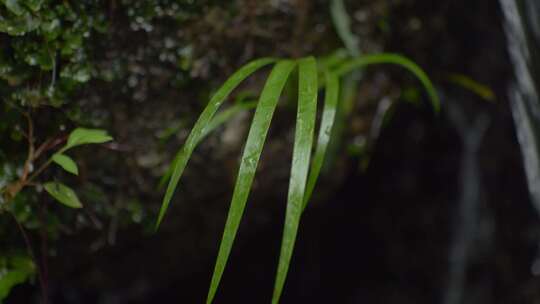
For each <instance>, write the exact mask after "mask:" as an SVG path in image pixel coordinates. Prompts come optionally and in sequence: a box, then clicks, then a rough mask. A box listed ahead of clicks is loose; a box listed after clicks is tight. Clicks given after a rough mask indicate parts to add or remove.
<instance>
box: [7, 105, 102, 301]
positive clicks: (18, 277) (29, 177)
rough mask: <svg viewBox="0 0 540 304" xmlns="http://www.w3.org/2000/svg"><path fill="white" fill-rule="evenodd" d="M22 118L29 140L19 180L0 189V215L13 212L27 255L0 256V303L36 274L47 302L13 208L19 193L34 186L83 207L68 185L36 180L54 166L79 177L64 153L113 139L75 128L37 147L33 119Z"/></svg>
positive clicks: (92, 131) (43, 287)
mask: <svg viewBox="0 0 540 304" xmlns="http://www.w3.org/2000/svg"><path fill="white" fill-rule="evenodd" d="M25 116H26V118H27V121H28V128H27V132H26V133H25V137H26V139H27V140H28V154H27V158H26V161H25V163H24V165H23V167H22V170H21V173H20V174H19V176H18V178H17V179H15V180H13V181H12V182H11V183H9V184H7V185H5V186H3V187H0V213H2V212H3V211H7V212H9V213H12V215H13V218H14V219H15V221H16V222H17V226H18V228H19V230H20V232H21V234H22V235H23V237H24V240H25V243H26V246H27V249H28V255H27V256H26V255H21V254H10V255H4V253H3V254H2V255H0V303H2V300H4V299H5V298H6V297H7V296H8V294H9V292H10V290H11V289H12V287H13V286H15V285H17V284H20V283H23V282H26V281H27V280H29V279H31V278H32V277H34V275H35V273H36V272H37V274H38V276H39V280H40V283H41V285H42V289H43V294H44V299H46V296H45V294H46V283H45V278H44V277H43V274H42V273H41V272H40V271H39V269H38V268H37V267H36V265H35V263H34V261H35V257H34V253H33V250H32V245H31V243H30V240H29V238H28V237H27V235H26V232H25V230H24V228H23V224H22V223H21V220H20V219H19V218H18V216H17V212H16V209H17V208H16V207H15V206H14V205H15V201H16V200H17V198H18V197H19V196H21V192H23V190H24V189H25V188H26V187H35V188H36V189H40V188H43V189H44V190H45V191H46V192H47V193H48V194H49V195H50V196H51V197H53V198H54V199H55V200H56V201H58V202H59V203H61V204H62V205H64V206H67V207H70V208H82V207H83V205H82V203H81V201H80V200H79V198H78V196H77V194H76V193H75V191H74V190H73V189H71V188H70V187H69V186H67V185H65V184H63V183H61V182H58V181H56V180H53V181H48V182H44V183H39V182H37V180H38V178H39V177H41V175H42V173H43V172H44V171H45V170H46V169H47V168H49V166H50V165H51V164H53V163H54V164H56V165H58V166H59V167H61V168H62V169H63V170H65V171H66V172H69V173H71V174H74V175H78V173H79V169H78V166H77V164H76V162H75V161H74V160H73V159H72V158H71V157H69V156H68V155H67V154H66V152H68V151H69V150H71V149H72V148H75V147H78V146H81V145H86V144H101V143H105V142H108V141H110V140H112V137H111V136H109V135H108V134H107V132H106V131H104V130H99V129H86V128H76V129H75V130H73V131H72V132H71V133H70V134H69V136H68V137H67V140H66V138H65V137H59V138H52V139H49V140H46V141H44V142H43V143H42V144H40V145H39V146H36V145H35V138H34V127H33V123H32V119H31V118H30V116H29V115H28V114H26V115H25ZM63 142H65V144H64V145H63V146H62V147H60V148H57V147H58V145H60V144H62V143H63ZM51 151H52V152H53V153H52V155H51V156H50V157H48V158H46V159H45V160H44V161H41V159H42V158H43V156H44V155H46V154H50V153H51ZM40 161H41V165H40V166H39V167H38V169H36V170H34V169H33V168H34V166H35V165H36V164H37V163H39V162H40ZM45 302H46V300H44V303H45Z"/></svg>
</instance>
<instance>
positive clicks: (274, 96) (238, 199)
mask: <svg viewBox="0 0 540 304" xmlns="http://www.w3.org/2000/svg"><path fill="white" fill-rule="evenodd" d="M294 66H295V62H293V61H290V60H283V61H280V62H278V63H277V64H276V65H275V67H274V68H273V69H272V72H271V73H270V76H268V80H267V81H266V84H265V85H264V88H263V90H262V92H261V97H260V99H259V104H258V105H257V109H256V110H255V115H254V116H253V122H252V123H251V127H250V129H249V134H248V138H247V141H246V146H245V147H244V152H243V154H242V160H241V162H240V169H239V170H238V177H237V178H236V185H235V186H234V192H233V197H232V200H231V206H230V209H229V213H228V215H227V222H226V223H225V229H224V231H223V237H222V240H221V244H220V246H219V253H218V257H217V260H216V266H215V268H214V273H213V275H212V281H211V283H210V289H209V291H208V297H207V299H206V303H207V304H209V303H212V300H213V299H214V296H215V294H216V291H217V288H218V286H219V282H220V280H221V276H222V275H223V271H224V270H225V265H226V263H227V259H228V258H229V254H230V252H231V248H232V245H233V242H234V239H235V237H236V232H237V230H238V226H239V225H240V219H241V218H242V214H243V212H244V208H245V206H246V202H247V199H248V195H249V191H250V189H251V184H252V183H253V178H254V176H255V171H256V170H257V165H258V163H259V158H260V156H261V152H262V149H263V145H264V142H265V140H266V135H267V133H268V129H269V127H270V122H271V120H272V116H273V115H274V110H275V109H276V105H277V102H278V100H279V96H280V95H281V92H282V90H283V87H284V86H285V83H286V82H287V79H288V77H289V75H290V73H291V71H292V69H293V68H294ZM316 75H317V74H315V76H314V77H316Z"/></svg>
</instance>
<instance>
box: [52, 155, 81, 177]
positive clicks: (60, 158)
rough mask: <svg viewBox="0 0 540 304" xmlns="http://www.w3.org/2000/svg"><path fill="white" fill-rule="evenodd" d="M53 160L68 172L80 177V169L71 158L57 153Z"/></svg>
mask: <svg viewBox="0 0 540 304" xmlns="http://www.w3.org/2000/svg"><path fill="white" fill-rule="evenodd" d="M52 160H53V162H55V163H56V164H57V165H59V166H60V167H62V169H64V170H66V171H67V172H69V173H71V174H75V175H79V168H77V164H76V163H75V161H73V159H71V157H69V156H67V155H65V154H61V153H56V154H54V155H53V156H52Z"/></svg>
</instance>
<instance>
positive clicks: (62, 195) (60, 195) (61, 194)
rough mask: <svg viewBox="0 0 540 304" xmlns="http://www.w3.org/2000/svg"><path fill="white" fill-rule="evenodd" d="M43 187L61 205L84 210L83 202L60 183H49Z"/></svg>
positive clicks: (71, 190)
mask: <svg viewBox="0 0 540 304" xmlns="http://www.w3.org/2000/svg"><path fill="white" fill-rule="evenodd" d="M43 187H44V188H45V191H47V193H49V194H50V195H51V196H52V197H53V198H54V199H55V200H57V201H58V202H60V203H61V204H63V205H65V206H68V207H70V208H76V209H78V208H82V204H81V201H79V198H78V197H77V194H75V191H73V189H71V188H70V187H68V186H66V185H64V184H62V183H58V182H48V183H45V184H44V185H43Z"/></svg>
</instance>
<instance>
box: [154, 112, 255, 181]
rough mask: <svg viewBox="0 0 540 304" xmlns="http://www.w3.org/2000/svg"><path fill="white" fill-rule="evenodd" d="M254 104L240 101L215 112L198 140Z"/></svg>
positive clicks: (169, 172)
mask: <svg viewBox="0 0 540 304" xmlns="http://www.w3.org/2000/svg"><path fill="white" fill-rule="evenodd" d="M256 106H257V102H242V103H237V104H235V105H233V106H232V107H230V108H228V109H226V110H224V111H223V112H220V113H217V114H216V115H215V116H214V118H213V119H212V121H210V123H208V126H207V127H206V129H204V132H203V134H202V135H201V137H200V140H199V142H200V141H202V140H203V139H204V138H205V137H206V136H208V134H210V133H212V131H214V130H215V129H217V128H219V126H221V125H222V124H224V123H225V122H227V121H229V120H230V119H231V118H233V117H234V116H236V114H239V113H240V112H243V111H247V110H251V109H254V108H255V107H256ZM176 161H177V159H175V160H174V161H173V164H172V165H171V166H170V167H169V168H168V169H167V172H165V174H164V175H163V176H162V177H161V179H160V180H159V184H158V189H161V188H163V187H164V186H165V185H166V183H167V182H168V181H169V179H170V178H171V176H172V173H173V170H174V168H175V167H176V164H175V162H176Z"/></svg>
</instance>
